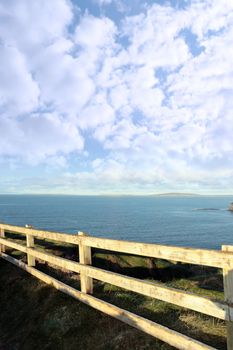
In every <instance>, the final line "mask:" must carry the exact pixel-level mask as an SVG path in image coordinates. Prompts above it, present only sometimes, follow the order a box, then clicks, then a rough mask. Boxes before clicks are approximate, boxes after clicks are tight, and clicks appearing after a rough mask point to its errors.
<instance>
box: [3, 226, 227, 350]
mask: <svg viewBox="0 0 233 350" xmlns="http://www.w3.org/2000/svg"><path fill="white" fill-rule="evenodd" d="M8 232H9V233H19V234H23V235H25V236H26V241H25V242H24V244H19V243H17V242H15V241H14V240H13V239H10V238H8V237H6V236H7V235H6V233H8ZM34 237H37V238H40V239H46V240H52V241H58V242H64V243H71V244H74V245H78V246H79V259H80V260H79V262H75V261H71V260H69V259H65V258H61V257H58V256H55V255H53V254H49V253H47V252H44V251H40V250H38V249H35V247H34ZM6 247H9V248H12V249H14V250H19V251H21V252H23V253H25V254H27V260H28V263H27V264H25V263H23V262H22V261H20V260H17V259H14V258H13V257H11V256H9V255H7V254H6ZM91 247H93V248H99V249H105V250H111V251H116V252H122V253H128V254H133V255H140V256H147V257H153V258H160V259H165V260H172V261H178V262H184V263H190V264H197V265H205V266H212V267H218V268H222V269H223V277H224V292H225V301H219V300H214V299H210V298H207V297H203V296H200V295H197V294H194V293H189V292H187V291H183V290H179V289H175V288H171V287H167V286H164V285H163V284H162V283H159V282H149V281H145V280H141V279H137V278H133V277H129V276H125V275H121V274H118V273H115V272H111V271H107V270H104V269H100V268H97V267H94V266H91ZM232 253H233V247H232V246H223V248H222V251H217V250H207V249H193V248H182V247H171V246H165V245H156V244H146V243H137V242H127V241H119V240H112V239H104V238H96V237H91V236H86V235H85V234H83V233H79V235H74V234H73V235H70V234H66V233H58V232H49V231H42V230H36V229H34V228H26V227H20V226H12V225H7V224H0V254H1V257H2V258H3V259H5V260H7V261H8V262H11V263H13V264H14V265H16V266H18V267H21V268H23V269H24V270H26V271H27V272H29V273H31V274H32V275H33V276H35V277H37V278H39V279H41V280H42V281H44V282H45V283H48V284H51V285H52V286H54V287H55V288H57V289H58V290H61V291H63V292H65V293H66V294H69V295H71V296H72V297H74V298H76V299H78V300H81V301H83V302H84V303H86V304H88V305H90V306H92V307H94V308H96V309H98V310H100V311H103V312H105V313H107V314H109V315H111V316H113V317H115V318H117V319H120V320H121V321H123V322H125V323H127V324H129V325H131V326H133V327H135V328H138V329H140V330H142V331H144V332H146V333H148V334H150V335H153V336H154V337H156V338H158V339H160V340H162V341H164V342H166V343H168V344H170V345H171V346H174V347H176V348H178V349H183V350H187V349H190V350H199V349H200V350H201V349H214V348H213V347H210V346H208V345H205V344H202V343H200V342H198V341H196V340H194V339H192V338H190V337H187V336H185V335H182V334H180V333H178V332H176V331H174V330H171V329H168V328H167V327H164V326H161V325H159V324H157V323H155V322H152V321H150V320H147V319H145V318H142V317H140V316H138V315H135V314H133V313H131V312H128V311H126V310H123V309H120V308H118V307H116V306H114V305H112V304H109V303H106V302H105V301H103V300H100V299H97V298H95V297H94V296H92V295H91V294H93V280H99V281H102V282H105V283H109V284H112V285H115V286H118V287H121V288H124V289H127V290H130V291H133V292H136V293H140V294H142V295H145V296H149V297H151V298H155V299H158V300H162V301H165V302H168V303H171V304H174V305H178V306H181V307H184V308H187V309H190V310H194V311H197V312H200V313H203V314H206V315H209V316H213V317H216V318H219V319H221V320H225V321H226V322H227V342H228V345H227V346H228V350H233V254H232ZM38 259H40V260H43V261H46V262H48V263H49V264H51V265H55V266H57V267H59V268H62V269H66V270H69V271H73V272H76V273H79V274H80V281H81V292H80V291H78V290H76V289H74V288H71V287H70V286H68V285H66V284H64V283H62V282H60V281H58V280H56V279H54V278H52V277H51V276H49V275H47V274H45V273H42V272H41V271H39V270H37V269H36V268H35V265H36V260H38Z"/></svg>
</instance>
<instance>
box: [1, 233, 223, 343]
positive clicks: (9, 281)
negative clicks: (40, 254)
mask: <svg viewBox="0 0 233 350" xmlns="http://www.w3.org/2000/svg"><path fill="white" fill-rule="evenodd" d="M17 237H18V236H17ZM38 243H39V244H40V247H41V246H42V245H43V248H42V249H45V250H47V251H50V250H51V249H53V252H55V253H56V254H57V255H59V256H65V257H68V258H70V259H74V260H76V259H77V254H76V252H77V248H73V247H72V246H69V245H66V246H65V247H64V246H62V247H61V246H59V245H51V243H48V242H46V243H44V242H42V241H38ZM54 248H55V250H54ZM11 254H12V255H14V256H17V257H18V258H22V259H24V260H25V256H22V255H21V254H19V252H14V251H11ZM93 264H94V265H95V266H99V267H103V268H108V269H110V270H113V271H116V272H120V273H125V274H128V275H132V276H135V277H138V278H146V279H150V280H154V279H156V280H160V281H162V282H163V283H165V284H166V285H169V286H173V287H177V288H181V289H187V290H188V291H193V292H195V293H198V294H201V295H206V296H209V297H215V298H218V299H222V298H223V293H222V278H221V273H220V271H218V270H216V269H208V268H200V267H198V268H197V267H193V266H192V267H191V266H188V265H184V264H183V265H181V264H172V263H171V262H166V261H161V260H156V259H147V258H141V257H134V256H127V255H124V254H117V255H114V254H111V253H110V252H109V253H106V252H105V253H104V252H100V251H95V252H94V259H93ZM37 266H38V268H39V269H40V270H42V271H46V272H47V273H49V274H51V275H53V276H55V277H56V278H58V279H60V280H62V281H65V282H66V283H68V284H69V285H72V286H74V287H76V288H78V289H79V277H78V275H77V274H75V273H67V272H65V271H60V270H57V269H53V268H51V267H50V266H48V265H47V264H44V263H42V262H40V263H39V264H38V265H37ZM94 294H95V296H97V297H99V298H101V299H104V300H106V301H109V302H111V303H113V304H115V305H118V306H120V307H123V308H125V309H127V310H130V311H133V312H135V313H137V314H139V315H142V316H145V317H147V318H149V319H151V320H154V321H155V322H159V323H161V324H163V325H166V326H169V327H171V328H173V329H175V330H177V331H180V332H182V333H184V334H188V335H190V336H191V337H193V338H196V339H198V340H201V341H203V342H205V343H207V344H210V345H212V346H214V347H216V348H218V349H226V344H225V331H226V330H225V324H224V322H222V321H219V320H217V319H214V318H212V317H207V316H205V315H201V314H198V313H196V312H192V311H190V310H185V309H182V308H179V307H176V306H173V305H170V304H168V303H164V302H161V301H158V300H155V299H151V298H148V297H144V296H141V295H139V294H135V293H131V292H128V291H126V290H123V289H120V288H117V287H114V286H111V285H108V284H104V283H100V282H97V281H96V282H95V290H94ZM0 310H1V312H0V350H3V349H4V350H18V349H23V350H31V349H33V348H34V346H35V344H36V348H37V349H38V350H40V349H53V350H54V349H55V350H60V349H62V350H66V349H69V350H73V349H75V350H77V349H79V350H82V349H83V350H84V349H85V350H88V349H97V350H98V349H99V350H100V349H101V350H105V349H106V350H107V349H108V350H111V349H112V350H116V349H128V350H129V349H135V350H142V349H151V350H154V349H156V350H157V349H160V350H169V349H171V347H170V346H168V345H167V344H164V343H162V342H160V341H158V340H156V339H154V338H152V337H150V336H147V335H146V334H143V333H141V332H139V331H137V330H135V329H133V328H131V327H129V326H127V325H125V324H123V323H121V322H119V321H117V320H114V319H112V318H110V317H108V316H107V315H104V314H102V313H100V312H98V311H95V310H94V309H92V308H90V307H88V306H86V305H84V304H82V303H80V302H78V301H76V300H73V299H72V298H70V297H68V296H66V295H64V294H62V293H60V292H58V291H56V290H55V289H53V288H51V287H49V286H47V285H45V284H44V283H42V282H40V281H38V280H37V279H35V278H33V277H32V276H31V275H28V274H27V273H26V272H24V271H22V270H20V269H19V268H17V267H15V266H12V265H11V264H9V263H7V262H5V261H2V260H0Z"/></svg>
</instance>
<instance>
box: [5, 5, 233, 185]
mask: <svg viewBox="0 0 233 350" xmlns="http://www.w3.org/2000/svg"><path fill="white" fill-rule="evenodd" d="M110 2H111V1H99V3H101V5H104V4H105V5H106V4H108V3H110ZM0 16H1V20H0V60H1V64H0V130H1V135H2V136H1V139H0V156H2V157H4V159H6V157H9V159H11V160H12V159H20V160H21V161H25V162H27V163H28V164H32V165H35V164H39V163H41V164H46V167H48V164H50V165H51V167H53V166H61V167H63V168H64V167H67V168H69V166H70V165H71V167H72V166H73V164H70V163H69V162H70V158H69V157H70V155H71V154H73V153H79V154H80V155H81V158H82V157H83V158H85V162H84V163H85V164H86V166H87V168H88V169H89V170H86V169H85V171H84V169H83V170H82V172H78V171H77V172H75V174H71V173H69V172H68V171H67V173H66V175H64V176H61V183H60V184H59V179H57V186H58V187H57V188H64V186H65V187H66V185H65V183H64V181H67V183H68V184H69V185H70V186H72V184H75V186H78V183H79V184H81V185H82V186H83V188H88V186H93V187H95V188H97V187H98V184H103V183H105V184H106V188H105V189H106V190H107V189H108V190H109V189H110V188H111V186H113V184H114V183H115V184H117V188H124V189H125V188H126V187H127V186H129V187H130V188H132V189H133V187H134V186H135V188H141V189H142V188H143V186H144V188H146V189H147V190H148V191H149V190H150V191H151V190H152V189H153V188H156V186H160V187H161V186H167V187H169V188H172V186H174V187H175V186H176V184H177V186H181V185H182V183H183V184H184V183H185V184H186V185H187V186H192V185H193V186H194V187H195V188H198V184H201V186H203V187H206V188H207V187H209V186H210V185H208V178H209V176H210V170H209V169H211V176H212V174H213V172H215V174H214V176H212V180H211V181H210V182H209V183H210V184H211V186H212V187H217V186H219V187H221V186H222V184H223V183H224V184H227V183H228V184H229V186H230V184H231V180H230V177H231V175H232V164H233V142H232V132H233V115H232V110H233V109H232V107H233V105H232V95H233V88H232V81H233V68H232V56H233V45H232V42H233V24H232V23H233V5H232V3H231V2H229V1H227V0H223V1H222V2H217V1H214V2H213V1H209V0H208V1H202V0H195V1H194V0H193V1H191V2H190V4H189V5H187V6H186V8H185V9H177V8H173V7H171V6H168V5H167V4H166V5H163V6H162V5H158V4H154V5H151V6H149V5H147V6H144V10H143V12H141V13H139V14H137V15H135V16H128V17H124V20H123V22H122V23H120V22H118V23H114V21H113V20H112V19H110V18H107V17H106V16H102V17H98V18H97V17H95V16H93V15H91V14H89V13H87V12H86V13H84V14H80V16H79V18H77V16H76V17H75V6H74V5H73V4H72V2H71V1H68V0H56V1H55V0H53V1H45V0H38V1H37V2H32V1H29V0H21V1H16V0H9V1H0ZM51 18H52V20H51ZM29 28H30V30H29ZM184 30H185V31H186V34H187V35H184ZM192 46H197V47H198V48H201V50H200V53H199V54H198V55H196V56H195V55H194V54H193V53H192V52H193V51H192V50H191V48H192ZM2 130H3V132H2ZM86 137H87V138H88V139H89V140H90V139H92V141H93V142H94V143H97V144H98V147H99V150H96V149H95V148H94V146H93V148H90V149H85V138H86ZM80 152H82V153H80ZM97 153H98V154H97ZM96 154H97V155H96ZM95 158H97V160H96V162H95V160H94V162H93V159H95ZM9 161H10V160H9ZM80 164H81V162H80ZM80 166H81V165H80ZM81 185H80V186H81ZM77 188H78V187H77ZM79 190H80V187H79Z"/></svg>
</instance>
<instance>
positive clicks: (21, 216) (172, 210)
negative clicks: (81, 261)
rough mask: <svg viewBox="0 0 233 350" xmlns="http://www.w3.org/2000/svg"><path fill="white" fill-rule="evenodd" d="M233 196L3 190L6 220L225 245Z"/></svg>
mask: <svg viewBox="0 0 233 350" xmlns="http://www.w3.org/2000/svg"><path fill="white" fill-rule="evenodd" d="M231 201H233V198H232V197H230V196H175V197H174V196H160V197H158V196H122V197H121V196H119V197H118V196H59V195H57V196H54V195H0V222H5V223H10V224H15V225H23V226H24V225H25V224H30V225H33V226H34V227H36V228H38V229H45V230H51V231H59V232H67V233H75V232H77V231H84V232H87V233H89V234H90V235H93V236H98V237H106V238H114V239H125V240H133V241H142V242H149V243H159V244H161V243H162V244H170V245H181V246H190V247H199V248H219V247H220V246H221V244H232V245H233V213H232V212H229V211H228V210H227V208H228V206H229V203H230V202H231Z"/></svg>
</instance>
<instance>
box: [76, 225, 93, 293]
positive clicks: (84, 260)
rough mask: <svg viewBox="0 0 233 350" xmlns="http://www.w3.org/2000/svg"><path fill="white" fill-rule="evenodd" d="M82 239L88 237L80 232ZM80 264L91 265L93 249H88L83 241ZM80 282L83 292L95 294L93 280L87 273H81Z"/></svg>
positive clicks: (80, 247) (80, 249)
mask: <svg viewBox="0 0 233 350" xmlns="http://www.w3.org/2000/svg"><path fill="white" fill-rule="evenodd" d="M78 235H79V236H80V237H82V236H88V235H87V234H85V233H84V232H80V231H79V232H78ZM79 262H80V264H84V265H91V264H92V259H91V247H88V246H86V245H84V244H83V243H82V239H81V240H80V243H79ZM80 282H81V292H83V293H87V294H92V293H93V279H92V278H91V277H88V276H87V275H86V273H85V272H81V273H80Z"/></svg>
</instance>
